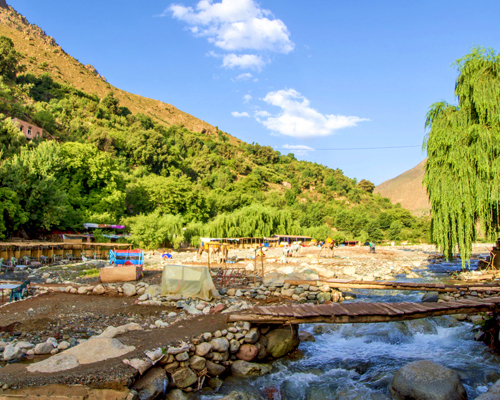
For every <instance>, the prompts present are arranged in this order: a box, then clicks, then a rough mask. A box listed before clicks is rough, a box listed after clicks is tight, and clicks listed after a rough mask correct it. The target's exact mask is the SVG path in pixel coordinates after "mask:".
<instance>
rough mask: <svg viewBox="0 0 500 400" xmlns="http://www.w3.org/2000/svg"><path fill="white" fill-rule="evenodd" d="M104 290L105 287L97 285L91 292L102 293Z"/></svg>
mask: <svg viewBox="0 0 500 400" xmlns="http://www.w3.org/2000/svg"><path fill="white" fill-rule="evenodd" d="M105 291H106V289H104V286H102V285H97V286H96V287H95V288H94V289H93V290H92V293H94V294H104V292H105Z"/></svg>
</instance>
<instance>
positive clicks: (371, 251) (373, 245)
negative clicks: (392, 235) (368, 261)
mask: <svg viewBox="0 0 500 400" xmlns="http://www.w3.org/2000/svg"><path fill="white" fill-rule="evenodd" d="M370 253H375V243H374V242H373V241H372V240H370Z"/></svg>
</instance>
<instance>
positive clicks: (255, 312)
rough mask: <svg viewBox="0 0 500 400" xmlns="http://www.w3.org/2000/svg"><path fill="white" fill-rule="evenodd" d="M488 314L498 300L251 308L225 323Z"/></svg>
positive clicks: (499, 308) (498, 305)
mask: <svg viewBox="0 0 500 400" xmlns="http://www.w3.org/2000/svg"><path fill="white" fill-rule="evenodd" d="M488 311H500V297H490V298H486V299H478V300H457V301H450V302H443V303H405V302H403V303H348V304H346V303H343V304H339V303H332V304H321V305H314V304H295V305H287V306H273V307H252V308H250V309H249V310H248V311H247V312H246V313H244V314H243V313H241V314H231V315H230V316H229V319H228V320H229V322H236V321H248V322H251V323H261V324H295V325H297V324H312V323H332V324H349V323H371V322H392V321H405V320H411V319H419V318H427V317H435V316H441V315H450V314H477V313H481V312H488Z"/></svg>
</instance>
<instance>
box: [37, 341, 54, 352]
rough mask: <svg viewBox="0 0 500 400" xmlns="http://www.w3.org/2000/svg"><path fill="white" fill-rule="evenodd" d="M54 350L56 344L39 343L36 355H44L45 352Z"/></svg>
mask: <svg viewBox="0 0 500 400" xmlns="http://www.w3.org/2000/svg"><path fill="white" fill-rule="evenodd" d="M52 350H54V346H53V345H52V343H47V342H46V343H38V344H37V345H36V346H35V354H36V355H44V354H50V352H51V351H52Z"/></svg>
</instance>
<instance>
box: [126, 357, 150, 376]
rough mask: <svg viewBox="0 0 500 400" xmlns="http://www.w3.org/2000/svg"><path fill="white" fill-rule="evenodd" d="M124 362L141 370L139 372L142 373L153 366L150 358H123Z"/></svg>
mask: <svg viewBox="0 0 500 400" xmlns="http://www.w3.org/2000/svg"><path fill="white" fill-rule="evenodd" d="M123 363H124V364H127V365H130V366H131V367H132V368H134V369H136V370H137V371H139V373H140V374H141V375H142V374H143V373H144V372H146V371H147V370H148V369H149V368H151V367H152V366H153V363H152V362H151V360H148V359H146V360H141V359H140V358H133V359H131V360H123Z"/></svg>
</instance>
